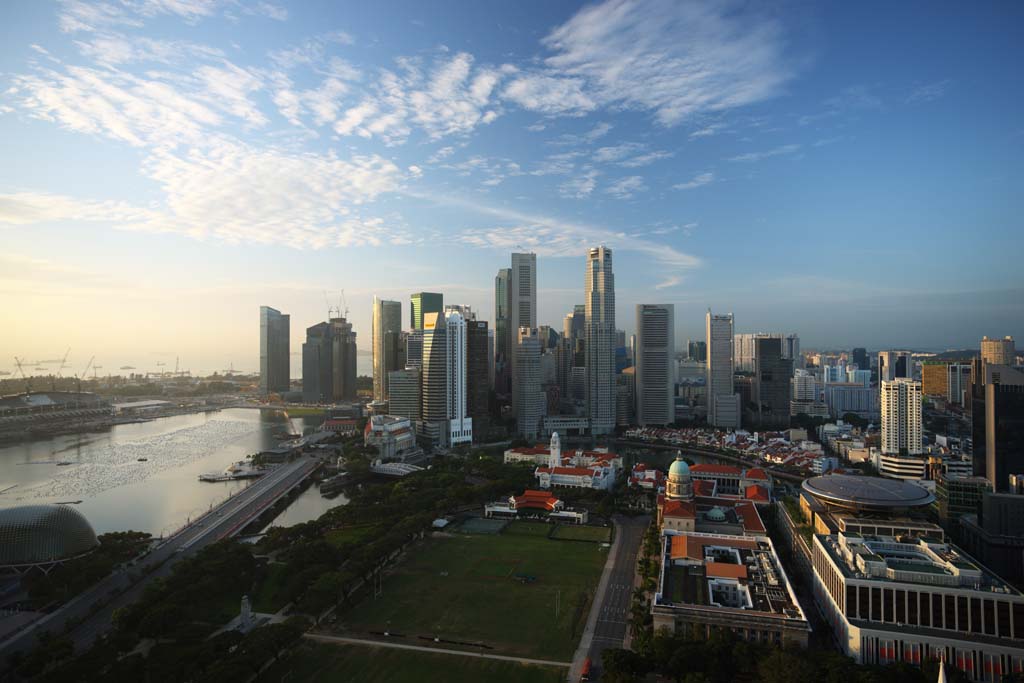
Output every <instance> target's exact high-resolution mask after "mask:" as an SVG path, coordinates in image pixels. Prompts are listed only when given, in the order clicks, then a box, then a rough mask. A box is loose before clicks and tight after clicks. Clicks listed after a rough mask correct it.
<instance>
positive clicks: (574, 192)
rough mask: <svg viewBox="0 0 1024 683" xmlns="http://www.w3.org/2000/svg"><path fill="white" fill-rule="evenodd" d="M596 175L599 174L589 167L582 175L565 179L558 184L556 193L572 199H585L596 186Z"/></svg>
mask: <svg viewBox="0 0 1024 683" xmlns="http://www.w3.org/2000/svg"><path fill="white" fill-rule="evenodd" d="M598 175H600V174H599V173H598V172H597V171H596V170H594V169H591V170H589V171H587V172H586V173H584V174H583V175H580V176H577V177H575V178H572V179H571V180H567V181H565V182H564V183H562V184H561V185H559V186H558V194H560V195H562V196H563V197H569V198H572V199H585V198H586V197H589V196H590V195H591V194H592V193H593V192H594V188H595V187H597V176H598Z"/></svg>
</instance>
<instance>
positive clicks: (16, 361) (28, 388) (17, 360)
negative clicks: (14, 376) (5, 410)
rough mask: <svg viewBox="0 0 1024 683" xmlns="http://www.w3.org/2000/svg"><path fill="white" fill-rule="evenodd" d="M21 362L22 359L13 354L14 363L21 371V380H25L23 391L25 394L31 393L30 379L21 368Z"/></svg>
mask: <svg viewBox="0 0 1024 683" xmlns="http://www.w3.org/2000/svg"><path fill="white" fill-rule="evenodd" d="M23 362H24V361H22V360H21V359H20V358H18V357H17V356H15V357H14V364H15V365H17V366H18V372H20V373H21V378H22V379H23V380H25V393H26V394H31V393H32V380H30V379H29V378H28V375H26V374H25V368H23V367H22V366H21V364H22V363H23Z"/></svg>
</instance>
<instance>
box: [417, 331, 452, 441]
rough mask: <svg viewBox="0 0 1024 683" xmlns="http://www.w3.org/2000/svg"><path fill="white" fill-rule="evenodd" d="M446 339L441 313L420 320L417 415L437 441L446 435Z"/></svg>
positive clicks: (443, 438)
mask: <svg viewBox="0 0 1024 683" xmlns="http://www.w3.org/2000/svg"><path fill="white" fill-rule="evenodd" d="M447 344H448V336H447V330H446V328H445V319H444V317H443V316H442V314H440V313H428V314H426V315H425V316H423V366H422V368H421V369H420V415H421V418H420V419H421V420H422V421H423V422H424V423H427V424H428V425H429V426H430V427H431V428H432V432H433V433H436V434H437V436H438V440H439V441H441V442H443V441H444V440H445V438H446V437H447V432H448V355H447V354H448V347H447Z"/></svg>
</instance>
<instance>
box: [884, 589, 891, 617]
mask: <svg viewBox="0 0 1024 683" xmlns="http://www.w3.org/2000/svg"><path fill="white" fill-rule="evenodd" d="M892 594H893V590H892V589H891V588H885V589H883V590H882V608H883V611H884V614H885V620H886V621H892V620H893V618H892Z"/></svg>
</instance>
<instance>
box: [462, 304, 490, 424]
mask: <svg viewBox="0 0 1024 683" xmlns="http://www.w3.org/2000/svg"><path fill="white" fill-rule="evenodd" d="M488 333H489V330H488V326H487V321H486V320H470V321H468V322H467V323H466V412H467V414H468V415H469V416H470V417H472V418H476V419H479V418H484V417H486V416H487V407H488V405H487V404H488V399H489V398H490V391H489V387H490V381H489V372H490V361H489V358H488V355H489V354H488V348H489V347H490V343H489V339H490V335H489V334H488Z"/></svg>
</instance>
